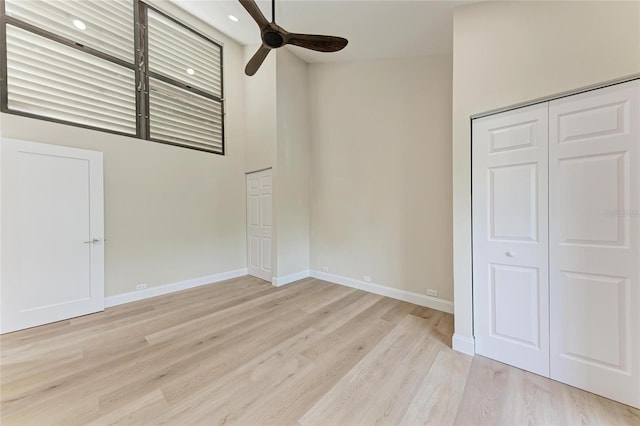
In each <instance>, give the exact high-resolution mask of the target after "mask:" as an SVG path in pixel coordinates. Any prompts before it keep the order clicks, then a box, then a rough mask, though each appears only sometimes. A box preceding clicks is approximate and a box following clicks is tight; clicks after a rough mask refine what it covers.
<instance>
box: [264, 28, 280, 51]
mask: <svg viewBox="0 0 640 426" xmlns="http://www.w3.org/2000/svg"><path fill="white" fill-rule="evenodd" d="M262 39H263V40H264V42H265V44H266V45H267V46H269V47H270V48H272V49H277V48H278V47H282V45H284V38H283V37H282V35H280V33H277V32H275V31H266V32H265V33H264V35H263V36H262Z"/></svg>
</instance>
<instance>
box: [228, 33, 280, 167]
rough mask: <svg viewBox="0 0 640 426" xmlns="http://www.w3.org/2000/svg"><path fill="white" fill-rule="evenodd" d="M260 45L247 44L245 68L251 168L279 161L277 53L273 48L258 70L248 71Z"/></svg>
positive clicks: (248, 152) (247, 146) (247, 150)
mask: <svg viewBox="0 0 640 426" xmlns="http://www.w3.org/2000/svg"><path fill="white" fill-rule="evenodd" d="M257 49H258V45H255V46H245V47H244V59H243V66H242V71H241V73H242V76H243V79H244V84H245V108H246V111H245V117H246V132H247V143H246V152H245V163H246V164H245V171H247V172H254V171H257V170H263V169H267V168H269V167H274V164H275V161H276V138H277V136H276V132H277V129H276V111H277V105H276V55H275V54H274V53H273V52H271V54H269V56H267V58H266V59H265V61H264V62H263V63H262V66H260V69H259V70H258V72H257V73H256V74H255V75H254V76H252V77H248V76H246V75H245V74H244V64H246V63H247V62H249V60H250V59H251V57H252V56H253V54H254V53H255V52H256V50H257ZM227 74H228V72H227V73H225V78H226V75H227Z"/></svg>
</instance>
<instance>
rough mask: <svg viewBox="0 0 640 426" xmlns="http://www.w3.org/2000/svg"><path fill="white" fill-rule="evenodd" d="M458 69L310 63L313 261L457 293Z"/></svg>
mask: <svg viewBox="0 0 640 426" xmlns="http://www.w3.org/2000/svg"><path fill="white" fill-rule="evenodd" d="M451 67H452V65H451V57H450V56H434V57H425V58H406V59H389V60H375V61H365V62H352V63H336V64H312V65H310V66H309V69H310V75H309V79H310V81H309V85H310V117H311V120H310V124H311V135H312V145H311V158H312V160H311V167H312V176H311V182H312V198H311V199H312V201H311V267H312V269H314V270H318V271H321V270H322V268H323V267H325V266H326V267H328V268H329V273H331V274H336V275H339V276H341V277H347V278H351V279H356V280H363V278H364V276H365V275H369V276H371V279H372V282H373V283H377V284H381V285H384V286H388V287H392V288H395V289H400V290H406V291H409V292H412V293H417V294H419V295H426V292H427V289H428V288H432V289H435V290H437V291H438V297H440V298H442V299H446V300H452V298H453V283H452V259H451V252H452V241H451V240H452V237H451V232H452V223H451V218H452V211H451V72H452V71H451Z"/></svg>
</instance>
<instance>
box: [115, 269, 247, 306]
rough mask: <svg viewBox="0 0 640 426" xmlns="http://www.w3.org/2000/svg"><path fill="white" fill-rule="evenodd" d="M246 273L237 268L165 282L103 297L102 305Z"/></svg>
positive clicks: (187, 287)
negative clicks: (174, 281)
mask: <svg viewBox="0 0 640 426" xmlns="http://www.w3.org/2000/svg"><path fill="white" fill-rule="evenodd" d="M244 275H247V269H246V268H243V269H237V270H235V271H228V272H221V273H219V274H213V275H207V276H205V277H200V278H193V279H190V280H186V281H180V282H177V283H171V284H165V285H161V286H157V287H151V288H147V289H146V290H140V291H132V292H129V293H123V294H116V295H115V296H109V297H106V298H105V299H104V307H105V308H110V307H112V306H117V305H122V304H124V303H130V302H135V301H137V300H143V299H148V298H150V297H156V296H162V295H163V294H169V293H174V292H176V291H180V290H187V289H189V288H194V287H199V286H202V285H207V284H213V283H217V282H220V281H224V280H229V279H231V278H237V277H242V276H244Z"/></svg>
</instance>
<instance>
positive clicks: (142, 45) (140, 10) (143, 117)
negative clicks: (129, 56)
mask: <svg viewBox="0 0 640 426" xmlns="http://www.w3.org/2000/svg"><path fill="white" fill-rule="evenodd" d="M134 1H135V5H134V19H135V23H134V24H135V29H136V30H135V34H134V39H135V60H136V128H137V136H138V137H139V138H140V139H149V77H148V75H147V69H148V61H147V8H146V5H145V4H144V3H143V2H142V1H140V0H134Z"/></svg>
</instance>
